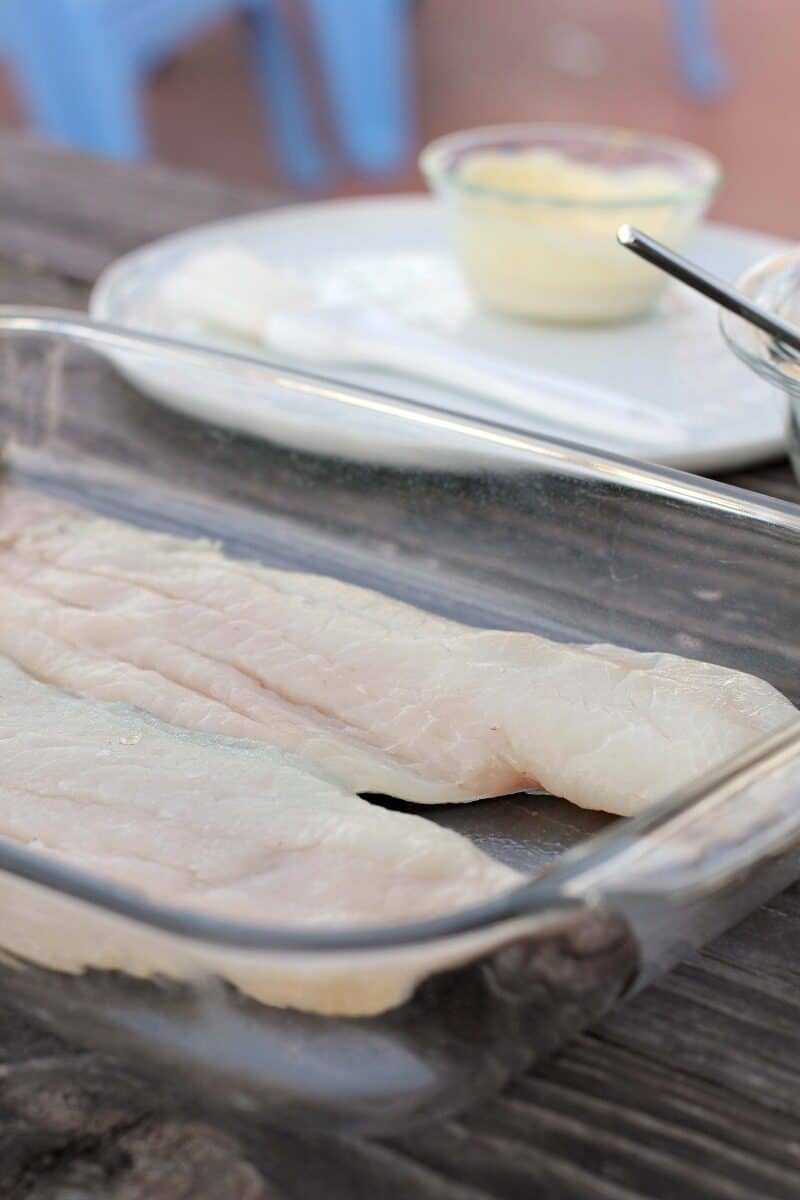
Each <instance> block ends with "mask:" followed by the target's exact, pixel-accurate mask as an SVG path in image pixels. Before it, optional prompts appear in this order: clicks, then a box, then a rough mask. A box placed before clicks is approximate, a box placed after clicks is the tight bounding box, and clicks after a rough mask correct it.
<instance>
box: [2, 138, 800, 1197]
mask: <svg viewBox="0 0 800 1200" xmlns="http://www.w3.org/2000/svg"><path fill="white" fill-rule="evenodd" d="M0 146H2V151H3V172H2V173H0V301H2V302H5V303H8V302H14V301H17V302H25V303H33V302H40V303H50V304H65V305H75V304H81V303H83V302H84V301H85V295H86V286H87V285H88V284H89V283H90V282H91V280H92V279H93V277H94V275H95V274H96V272H97V270H99V269H100V267H102V266H103V265H104V264H105V262H107V261H108V259H109V258H111V257H113V256H114V255H116V254H118V253H120V252H122V251H124V250H126V249H128V248H130V247H132V246H133V245H135V244H137V243H138V242H140V241H142V240H146V239H147V238H150V237H154V236H158V235H159V234H162V233H166V232H169V231H170V230H173V229H176V228H179V227H181V226H183V225H187V224H192V223H195V222H198V221H203V220H211V219H215V218H217V217H221V216H226V215H235V214H237V213H240V212H244V211H248V210H251V209H254V208H257V207H260V206H261V205H262V204H263V203H265V198H264V197H262V196H261V195H260V194H259V193H256V192H244V191H242V190H240V189H237V188H231V187H226V186H224V185H221V184H217V183H215V182H213V181H209V180H203V179H200V178H198V177H189V176H187V175H184V174H182V173H178V172H173V171H169V170H167V169H164V168H158V167H141V166H136V167H130V166H121V165H116V164H108V163H98V162H95V161H93V160H91V159H86V158H78V157H77V156H74V155H71V154H67V153H65V152H63V151H58V150H54V149H48V148H44V147H41V146H38V145H36V144H35V143H33V142H31V141H29V140H27V139H25V138H20V137H19V136H8V137H3V138H0ZM164 420H165V421H168V420H169V418H167V417H166V416H165V417H164ZM107 436H108V437H109V438H111V437H113V430H108V431H107ZM272 471H273V474H272V475H271V478H272V484H271V486H272V487H273V488H274V489H276V490H278V491H279V490H280V487H281V486H282V483H283V482H285V480H284V478H283V477H282V474H281V466H280V456H278V457H277V458H276V459H275V460H274V461H273V463H272ZM733 481H734V482H736V483H737V484H738V485H739V486H750V487H753V488H757V489H758V490H761V491H764V492H767V493H769V494H772V495H775V496H778V497H780V498H783V499H789V500H793V499H797V498H798V496H800V492H798V489H797V487H796V485H795V483H794V481H793V479H792V476H791V474H790V472H789V469H788V466H786V465H785V464H778V465H774V466H766V467H762V468H759V469H758V470H757V471H747V472H739V473H737V475H736V476H735V477H734V479H733ZM308 482H309V489H308V494H307V496H306V498H305V499H304V500H302V503H305V504H306V505H308V506H309V512H311V510H313V508H314V506H315V505H317V504H318V503H319V501H320V498H323V499H324V495H325V471H324V468H323V467H320V468H319V471H318V473H317V475H316V476H315V478H313V479H312V478H309V481H308ZM365 486H366V484H365V483H364V481H363V480H362V481H359V476H358V472H355V473H354V475H353V479H352V486H351V490H350V492H349V494H348V495H347V496H345V497H344V498H343V500H342V504H343V507H344V511H343V512H339V514H338V518H339V519H352V520H357V519H358V513H359V510H360V509H361V508H363V498H364V488H365ZM293 500H294V501H296V502H297V503H298V504H300V503H301V498H300V497H299V495H295V496H294V497H293ZM462 500H463V502H464V503H465V504H466V505H467V507H468V506H469V503H470V500H469V497H468V496H465V497H462ZM390 517H391V513H390V512H389V511H388V510H387V511H386V512H384V513H383V514H381V512H377V513H375V514H374V520H375V521H376V522H377V525H378V527H380V524H381V520H382V519H386V520H387V521H388V520H389V519H390ZM643 536H646V537H648V538H650V539H651V540H652V541H653V544H654V545H656V546H657V536H658V531H657V530H656V529H655V528H652V527H651V528H648V529H647V530H645V531H644V533H643ZM509 583H510V585H513V581H509ZM793 584H794V581H793V579H791V578H790V577H788V576H787V579H786V588H787V600H786V603H789V602H790V600H791V599H792V596H793V593H792V592H791V591H790V589H791V588H792V587H793ZM675 594H676V595H677V592H676V593H675ZM798 964H800V889H798V888H796V887H795V888H792V889H789V891H788V892H786V893H784V894H783V895H782V896H780V897H778V898H776V900H774V901H773V902H772V903H771V904H769V905H767V906H765V907H763V908H762V909H760V910H759V911H758V912H756V913H754V914H752V916H750V917H749V918H748V919H747V920H746V921H744V922H743V923H742V924H741V925H740V926H739V927H738V928H737V929H736V930H734V931H731V932H729V933H728V934H726V935H725V936H724V937H722V938H720V939H718V940H717V941H716V942H715V943H714V944H713V945H712V946H711V947H709V948H708V950H706V951H704V952H703V953H702V954H700V955H697V956H696V957H695V958H694V959H693V960H692V961H691V962H690V963H687V964H685V965H683V966H682V967H681V968H679V969H678V970H677V971H674V972H673V973H672V974H671V975H669V976H668V977H667V978H665V979H664V980H662V981H660V982H659V983H657V984H656V985H654V986H652V987H651V988H649V989H648V990H647V991H646V992H645V993H643V994H642V995H641V996H639V997H637V998H636V999H635V1000H634V1001H633V1002H631V1003H629V1004H627V1005H625V1006H623V1007H621V1008H620V1009H618V1010H617V1011H616V1012H614V1013H613V1014H612V1015H611V1016H610V1017H609V1018H607V1019H606V1020H605V1021H604V1022H603V1023H602V1024H601V1025H600V1026H599V1027H598V1028H597V1029H595V1030H594V1031H593V1032H592V1033H591V1034H590V1035H586V1036H584V1037H582V1038H580V1039H578V1040H577V1041H576V1042H574V1043H573V1044H572V1045H570V1046H569V1047H567V1048H566V1049H565V1050H564V1051H563V1052H562V1053H560V1054H559V1055H558V1056H557V1057H555V1058H554V1059H553V1060H552V1061H551V1062H549V1063H548V1064H546V1066H545V1067H544V1068H542V1069H540V1070H539V1071H538V1072H537V1073H535V1074H533V1073H532V1074H529V1075H528V1076H526V1077H525V1078H523V1079H521V1080H520V1081H518V1082H517V1083H515V1084H514V1085H513V1086H511V1087H509V1088H508V1089H506V1091H505V1092H504V1094H503V1095H501V1096H499V1097H497V1098H495V1099H493V1100H488V1101H486V1102H485V1103H484V1104H483V1105H482V1106H481V1107H480V1108H479V1109H478V1110H477V1111H476V1112H474V1113H472V1114H469V1115H468V1116H466V1117H464V1118H462V1119H460V1120H459V1121H453V1122H449V1123H447V1124H446V1125H439V1126H435V1127H432V1128H426V1129H422V1130H420V1131H418V1132H416V1133H414V1134H409V1135H407V1136H404V1137H401V1138H395V1139H388V1140H385V1141H383V1142H374V1143H367V1142H363V1141H362V1142H353V1141H349V1142H345V1141H337V1140H333V1139H321V1138H315V1139H309V1138H304V1137H302V1136H300V1135H287V1134H285V1133H281V1134H269V1133H267V1132H264V1133H263V1134H261V1135H260V1136H259V1137H257V1138H255V1139H253V1141H252V1142H250V1143H249V1144H248V1145H247V1146H246V1147H245V1146H244V1145H241V1144H239V1143H237V1142H235V1141H234V1140H232V1139H231V1138H229V1137H228V1136H227V1135H226V1134H224V1133H223V1132H221V1131H220V1130H216V1129H211V1128H209V1127H208V1126H207V1125H205V1124H202V1123H199V1122H197V1121H196V1120H195V1119H193V1117H192V1115H191V1114H186V1113H176V1112H173V1111H170V1110H169V1109H168V1108H167V1107H165V1102H164V1101H163V1100H162V1099H161V1098H159V1097H157V1096H154V1095H153V1094H152V1089H151V1088H150V1087H149V1086H145V1085H143V1084H141V1083H139V1082H137V1080H136V1079H135V1078H133V1077H131V1076H130V1075H129V1074H128V1073H126V1072H125V1071H123V1070H121V1069H120V1068H119V1067H116V1066H114V1065H113V1064H110V1063H108V1062H107V1061H105V1060H103V1059H102V1058H100V1057H99V1056H96V1055H94V1054H87V1053H83V1052H80V1051H76V1050H75V1049H72V1048H70V1047H67V1046H65V1045H63V1044H62V1043H60V1042H59V1041H58V1040H57V1039H55V1038H53V1037H51V1036H49V1035H47V1034H45V1033H43V1032H42V1031H41V1030H40V1029H39V1028H38V1027H37V1025H36V1022H35V1020H34V1019H31V1020H25V1019H22V1018H20V1017H19V1016H17V1015H15V1014H13V1013H10V1012H7V1011H4V1010H2V1009H0V1195H2V1196H3V1197H6V1196H8V1197H12V1198H16V1197H20V1198H25V1200H34V1198H36V1200H45V1197H54V1196H62V1197H66V1196H69V1197H71V1198H75V1200H80V1198H85V1200H91V1198H95V1197H96V1198H98V1200H99V1198H100V1197H104V1198H112V1200H133V1198H134V1197H136V1198H137V1200H141V1198H142V1197H147V1198H148V1200H179V1198H181V1200H183V1198H185V1197H189V1196H191V1197H192V1198H193V1200H229V1198H230V1200H261V1198H262V1197H287V1198H291V1200H293V1198H295V1197H297V1198H298V1200H299V1198H300V1197H302V1198H303V1200H315V1198H317V1197H319V1198H320V1200H323V1198H324V1200H339V1198H341V1200H345V1198H347V1200H359V1198H362V1197H363V1198H364V1200H379V1198H380V1200H384V1198H385V1200H405V1198H406V1197H410V1196H413V1197H415V1198H416V1197H419V1198H420V1200H488V1198H490V1197H491V1198H495V1200H498V1198H499V1200H506V1198H508V1200H513V1198H516V1197H520V1198H523V1197H524V1198H525V1200H529V1198H530V1197H533V1196H536V1197H554V1198H558V1200H564V1198H572V1197H574V1198H576V1200H577V1198H581V1200H589V1198H592V1200H594V1198H598V1200H603V1198H607V1200H633V1198H644V1197H662V1198H663V1200H674V1198H676V1197H681V1198H683V1197H685V1198H686V1200H695V1198H697V1200H700V1197H703V1198H704V1200H705V1198H710V1200H716V1198H719V1200H762V1198H765V1197H776V1198H784V1197H785V1198H786V1200H789V1198H790V1197H791V1198H792V1200H795V1198H796V1197H797V1196H798V1194H800V1139H798V1136H797V1132H796V1130H797V1116H798V1109H800V1099H798V1097H800V1034H798V1033H797V1032H796V1031H797V1029H798V1028H800V1022H799V1021H798V1019H797V1018H798V1015H800V1014H798V1006H800V1000H798V996H800V990H798V986H797V985H798V975H799V974H800V966H799V965H798Z"/></svg>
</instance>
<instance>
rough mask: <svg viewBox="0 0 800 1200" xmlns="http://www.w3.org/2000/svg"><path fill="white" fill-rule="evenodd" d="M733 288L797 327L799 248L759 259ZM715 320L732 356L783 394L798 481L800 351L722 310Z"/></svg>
mask: <svg viewBox="0 0 800 1200" xmlns="http://www.w3.org/2000/svg"><path fill="white" fill-rule="evenodd" d="M736 289H737V290H738V291H740V292H742V294H743V295H745V296H747V298H748V299H749V300H752V301H753V302H754V303H755V304H758V305H760V306H761V307H762V308H765V309H767V311H769V312H774V313H776V314H777V315H778V316H780V317H782V318H783V320H784V321H788V322H790V323H791V324H794V325H796V326H797V327H798V329H800V247H797V246H795V247H792V249H790V250H784V251H781V252H780V253H778V254H772V255H769V257H767V258H764V259H761V261H760V262H757V263H755V264H754V265H753V266H752V267H750V268H749V269H748V270H747V271H745V273H744V274H743V275H742V276H741V277H740V278H739V279H738V280H737V281H736ZM719 320H720V328H721V330H722V335H723V337H724V338H725V340H726V341H727V343H728V345H729V346H730V348H731V349H732V350H733V352H734V354H736V355H737V356H738V357H739V358H740V359H741V360H742V362H744V363H746V365H747V366H748V367H750V369H751V371H755V373H756V375H759V376H760V377H761V378H762V379H766V380H767V382H768V383H771V384H774V386H775V387H777V388H780V390H781V391H782V392H783V393H784V394H785V396H786V400H787V412H786V443H787V449H788V451H789V458H790V460H791V463H792V467H793V468H794V473H795V475H796V476H797V478H798V479H800V354H798V353H797V351H795V350H792V349H791V347H789V346H785V345H784V344H783V343H782V342H779V341H776V339H775V338H773V337H770V335H769V334H768V333H765V332H764V331H763V330H761V329H757V328H756V326H755V325H751V324H750V322H749V321H745V320H743V319H742V318H741V317H737V316H736V315H735V314H734V313H731V312H728V311H727V310H726V309H723V308H721V309H720V318H719Z"/></svg>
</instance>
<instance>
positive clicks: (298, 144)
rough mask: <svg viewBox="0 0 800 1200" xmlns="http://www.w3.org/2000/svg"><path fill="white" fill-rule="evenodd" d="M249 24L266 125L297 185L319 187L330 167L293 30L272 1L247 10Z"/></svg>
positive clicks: (265, 1)
mask: <svg viewBox="0 0 800 1200" xmlns="http://www.w3.org/2000/svg"><path fill="white" fill-rule="evenodd" d="M247 19H248V25H249V31H250V39H249V40H250V52H251V54H252V57H253V60H254V63H255V67H256V83H257V87H258V90H259V95H260V97H261V102H262V108H263V112H264V120H265V122H266V123H267V124H268V126H269V127H270V128H271V129H272V133H273V137H274V139H275V144H276V146H277V149H278V154H279V156H280V160H281V163H282V165H283V168H284V170H285V171H286V173H287V175H288V176H289V177H290V178H291V179H293V180H294V181H295V182H297V183H300V184H304V185H306V186H314V185H317V186H318V185H320V184H321V183H323V182H324V181H325V179H326V177H327V176H328V173H329V171H328V162H327V159H326V156H325V155H324V153H323V151H322V149H321V147H320V144H319V142H318V140H317V138H316V136H315V134H314V129H313V122H312V116H311V110H310V106H309V103H308V98H307V93H306V90H305V88H304V86H303V80H302V75H301V72H300V67H299V63H298V60H297V54H296V51H295V47H294V45H293V43H292V38H291V30H290V29H288V28H287V26H286V23H285V21H284V20H283V19H282V17H281V14H280V13H279V12H278V13H276V12H275V10H274V9H273V7H272V2H271V0H258V3H256V4H254V5H253V6H252V7H249V8H248V11H247Z"/></svg>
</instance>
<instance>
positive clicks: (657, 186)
mask: <svg viewBox="0 0 800 1200" xmlns="http://www.w3.org/2000/svg"><path fill="white" fill-rule="evenodd" d="M476 164H477V166H479V167H480V168H481V170H480V173H477V174H476ZM526 164H527V166H526ZM521 167H522V168H524V170H521ZM420 168H421V170H422V172H423V174H424V175H425V176H426V178H427V181H428V185H429V187H430V188H431V190H432V191H433V192H434V193H435V195H437V196H438V197H439V199H440V200H441V202H442V204H443V206H444V209H445V212H446V214H447V221H448V225H449V229H450V233H451V237H452V241H453V245H454V248H455V251H456V255H457V257H458V259H459V261H460V263H461V266H462V268H463V271H464V275H465V277H466V279H467V282H468V283H469V285H470V286H471V288H472V290H473V291H474V292H475V294H476V296H477V298H478V299H479V300H480V301H481V302H482V303H483V304H485V305H486V306H487V307H488V308H490V309H497V310H498V311H500V312H503V313H508V314H511V315H512V316H521V317H529V318H534V319H537V320H546V321H567V322H570V321H576V322H587V321H588V322H596V321H617V320H622V319H626V318H628V317H632V316H635V315H636V314H637V313H640V312H642V311H643V310H644V309H646V308H648V307H649V306H650V305H651V304H653V303H654V301H655V300H656V298H657V296H658V295H659V293H660V292H661V290H662V288H663V287H664V280H663V278H662V277H661V276H660V274H659V272H657V271H653V269H652V268H651V267H648V266H647V265H645V264H643V263H641V262H639V261H638V260H637V259H636V258H635V257H634V256H633V255H630V254H625V253H624V251H622V250H620V248H619V246H618V245H617V242H616V233H617V229H618V228H619V226H620V225H621V224H623V223H625V222H628V223H630V224H632V225H641V226H642V228H644V229H646V230H647V231H648V233H650V234H651V235H652V236H654V237H657V238H659V239H660V240H661V241H664V242H667V243H668V244H669V245H670V246H672V247H673V248H674V249H676V250H678V249H680V248H681V247H682V246H683V245H684V244H685V243H686V241H687V240H688V238H689V236H690V235H691V233H692V231H693V230H694V229H695V227H696V225H697V222H698V221H699V219H700V217H701V216H702V215H703V213H704V212H705V211H706V209H707V208H708V205H709V204H710V202H711V199H712V196H713V194H714V192H715V190H716V188H717V186H718V185H719V181H720V177H721V173H720V168H719V164H718V163H717V162H716V161H715V160H714V159H713V158H712V157H711V156H710V155H709V154H706V153H705V151H703V150H699V149H697V148H696V147H694V146H691V145H688V144H687V143H685V142H680V141H675V140H673V139H670V138H663V137H657V136H654V135H652V134H645V133H636V132H633V131H632V130H628V129H614V128H609V129H606V128H602V127H600V126H592V125H585V126H584V125H504V126H497V127H489V128H484V129H472V130H465V131H462V132H461V133H454V134H450V135H449V136H446V137H442V138H439V139H437V140H436V141H434V142H432V143H431V144H430V145H429V146H427V147H426V149H425V150H424V151H423V152H422V155H421V157H420ZM526 172H527V174H526ZM506 176H508V178H505V177H506Z"/></svg>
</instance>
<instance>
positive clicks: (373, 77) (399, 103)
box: [306, 0, 414, 174]
mask: <svg viewBox="0 0 800 1200" xmlns="http://www.w3.org/2000/svg"><path fill="white" fill-rule="evenodd" d="M410 9H411V3H410V0H306V12H307V15H308V20H309V23H310V25H311V30H312V35H313V37H314V41H315V48H316V52H317V55H318V57H319V61H320V67H321V70H322V78H323V81H324V83H325V87H326V90H327V94H328V100H329V103H330V106H331V115H332V117H333V122H334V126H335V129H336V132H337V135H338V137H339V140H340V142H341V144H342V147H343V149H344V150H345V152H346V153H347V155H348V156H349V158H350V159H351V160H352V162H354V163H355V165H356V166H358V167H360V168H361V170H362V171H368V172H373V173H375V174H381V173H383V172H386V171H390V170H392V169H393V168H395V167H397V166H399V165H400V164H401V163H402V162H404V161H405V159H406V158H407V157H408V155H409V154H410V152H411V149H412V145H413V142H414V129H413V115H412V91H413V70H412V53H411V13H410Z"/></svg>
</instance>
